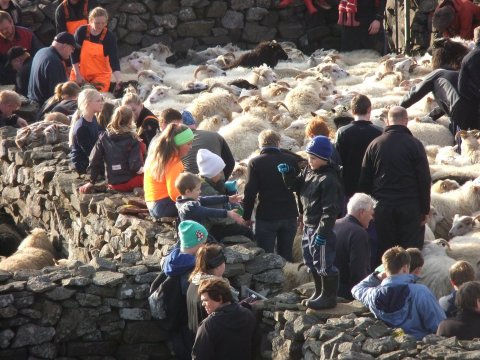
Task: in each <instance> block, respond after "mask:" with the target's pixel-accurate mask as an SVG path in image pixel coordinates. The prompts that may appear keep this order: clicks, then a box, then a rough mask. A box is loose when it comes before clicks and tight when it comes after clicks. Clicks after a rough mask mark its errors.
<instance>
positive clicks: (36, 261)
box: [0, 228, 55, 272]
mask: <svg viewBox="0 0 480 360" xmlns="http://www.w3.org/2000/svg"><path fill="white" fill-rule="evenodd" d="M53 265H55V250H54V248H53V245H52V242H51V241H50V239H49V236H48V234H47V232H46V231H45V230H43V229H39V228H36V229H33V230H32V233H31V234H30V235H28V236H27V237H26V238H25V239H24V240H23V241H22V242H21V243H20V245H19V246H18V250H17V251H16V252H15V253H14V254H13V255H12V256H9V257H8V258H7V259H5V260H3V261H2V262H1V263H0V270H5V271H10V272H14V271H18V270H24V269H35V270H40V269H43V268H44V267H46V266H53Z"/></svg>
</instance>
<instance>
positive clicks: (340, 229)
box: [333, 193, 375, 300]
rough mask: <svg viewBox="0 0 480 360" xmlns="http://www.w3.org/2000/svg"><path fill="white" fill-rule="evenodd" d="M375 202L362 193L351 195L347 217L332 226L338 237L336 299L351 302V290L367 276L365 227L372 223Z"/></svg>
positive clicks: (368, 241)
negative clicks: (337, 287) (340, 298)
mask: <svg viewBox="0 0 480 360" xmlns="http://www.w3.org/2000/svg"><path fill="white" fill-rule="evenodd" d="M374 206H375V200H374V199H373V198H372V197H371V196H369V195H367V194H364V193H356V194H354V195H353V196H352V197H351V198H350V200H349V202H348V204H347V215H346V216H345V217H344V218H341V219H338V220H337V221H336V222H335V227H334V228H333V231H334V232H335V235H336V236H337V243H336V245H335V250H336V256H335V266H336V267H337V268H338V270H339V271H340V284H339V289H338V296H340V297H343V298H345V299H349V300H353V297H352V292H351V290H352V287H354V286H355V285H357V284H358V283H359V282H360V281H361V280H363V279H364V278H365V277H366V276H367V275H368V274H370V272H371V271H370V240H369V236H368V232H367V230H366V229H367V228H368V225H369V224H370V221H371V220H372V219H373V212H374V210H373V208H374Z"/></svg>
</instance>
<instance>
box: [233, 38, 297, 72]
mask: <svg viewBox="0 0 480 360" xmlns="http://www.w3.org/2000/svg"><path fill="white" fill-rule="evenodd" d="M287 59H288V55H287V53H286V52H285V50H283V48H282V47H281V46H280V44H279V43H277V42H276V41H275V40H273V41H262V42H261V43H260V44H258V45H257V47H256V48H255V49H253V50H252V51H249V52H247V53H245V54H243V55H242V56H240V57H239V58H238V59H236V60H234V61H233V62H232V63H231V64H230V65H228V66H226V67H225V69H233V68H235V67H237V66H243V67H248V68H252V67H256V66H262V65H263V64H266V65H267V66H269V67H271V68H272V69H273V68H274V67H275V66H277V64H278V61H279V60H287Z"/></svg>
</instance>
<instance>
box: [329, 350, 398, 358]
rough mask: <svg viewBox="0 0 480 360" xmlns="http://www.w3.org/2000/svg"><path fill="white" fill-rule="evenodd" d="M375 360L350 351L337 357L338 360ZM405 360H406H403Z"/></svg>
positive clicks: (367, 355) (366, 355) (370, 356)
mask: <svg viewBox="0 0 480 360" xmlns="http://www.w3.org/2000/svg"><path fill="white" fill-rule="evenodd" d="M374 359H375V358H374V357H373V356H372V355H369V354H363V353H361V352H356V351H351V352H348V353H343V354H340V355H338V360H374ZM405 360H406V359H405Z"/></svg>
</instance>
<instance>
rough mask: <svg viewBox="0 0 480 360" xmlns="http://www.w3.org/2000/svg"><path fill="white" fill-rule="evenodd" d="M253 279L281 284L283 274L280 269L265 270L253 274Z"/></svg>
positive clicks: (283, 279)
mask: <svg viewBox="0 0 480 360" xmlns="http://www.w3.org/2000/svg"><path fill="white" fill-rule="evenodd" d="M253 280H255V281H260V282H263V283H267V284H272V283H273V284H283V282H284V281H285V276H284V275H283V271H282V270H280V269H273V270H267V271H265V272H263V273H260V274H256V275H253Z"/></svg>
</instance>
